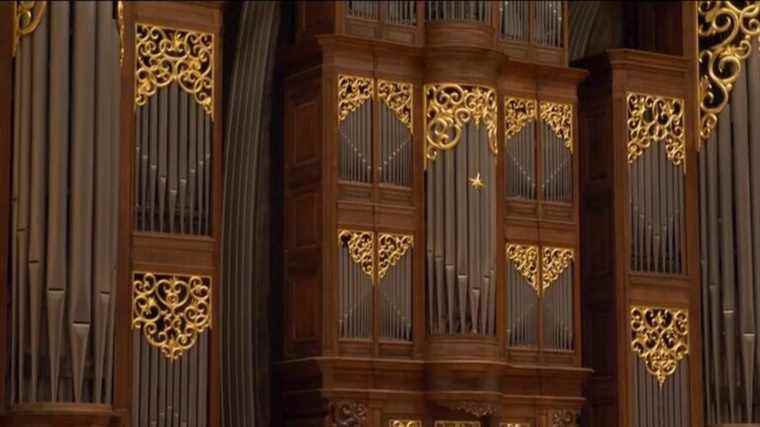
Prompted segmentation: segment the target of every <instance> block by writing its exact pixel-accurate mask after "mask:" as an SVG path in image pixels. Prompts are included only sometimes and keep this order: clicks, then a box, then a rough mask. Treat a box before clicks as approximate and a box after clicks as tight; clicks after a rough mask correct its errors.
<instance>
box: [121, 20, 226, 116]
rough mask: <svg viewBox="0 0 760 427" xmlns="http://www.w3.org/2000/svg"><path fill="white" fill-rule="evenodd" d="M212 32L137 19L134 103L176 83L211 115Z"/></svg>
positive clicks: (212, 99)
mask: <svg viewBox="0 0 760 427" xmlns="http://www.w3.org/2000/svg"><path fill="white" fill-rule="evenodd" d="M214 54H215V52H214V35H213V34H210V33H204V32H200V31H188V30H179V29H174V28H169V27H162V26H158V25H150V24H143V23H137V24H136V26H135V105H136V106H142V105H145V103H146V102H148V99H150V97H151V96H153V95H155V94H156V92H157V91H158V89H159V88H161V87H165V86H168V85H169V84H171V83H173V82H174V83H177V84H179V86H180V87H181V88H182V90H184V91H185V92H187V93H188V94H190V95H192V96H193V98H194V99H195V101H196V102H197V103H198V104H199V105H201V106H202V107H203V109H204V110H205V111H206V113H207V114H208V115H209V116H210V117H211V119H212V120H213V118H214Z"/></svg>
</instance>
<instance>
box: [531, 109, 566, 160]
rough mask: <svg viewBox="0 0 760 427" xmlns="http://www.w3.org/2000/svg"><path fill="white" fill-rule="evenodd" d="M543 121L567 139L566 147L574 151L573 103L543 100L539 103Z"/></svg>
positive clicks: (558, 136)
mask: <svg viewBox="0 0 760 427" xmlns="http://www.w3.org/2000/svg"><path fill="white" fill-rule="evenodd" d="M538 107H539V110H540V115H539V117H540V118H541V121H542V122H544V123H546V125H547V126H549V128H550V129H551V130H552V132H554V135H556V136H557V138H560V139H562V140H564V141H565V148H567V149H568V150H570V152H571V153H572V152H573V105H572V104H562V103H558V102H547V101H541V102H540V103H539V106H538Z"/></svg>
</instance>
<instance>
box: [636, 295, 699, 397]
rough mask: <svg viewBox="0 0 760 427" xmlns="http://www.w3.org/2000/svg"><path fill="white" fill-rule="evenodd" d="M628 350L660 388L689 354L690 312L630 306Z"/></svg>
mask: <svg viewBox="0 0 760 427" xmlns="http://www.w3.org/2000/svg"><path fill="white" fill-rule="evenodd" d="M631 350H633V352H634V353H636V354H638V356H639V359H641V361H642V362H643V363H644V366H646V369H647V372H649V373H650V374H652V375H653V376H654V377H655V378H657V382H658V383H659V384H660V387H662V385H663V384H665V380H666V379H667V378H668V377H669V376H671V375H673V374H674V373H675V372H676V369H677V368H678V362H680V361H681V360H682V359H683V358H684V357H686V355H688V354H689V311H688V310H681V309H671V308H665V307H646V306H638V305H634V306H631Z"/></svg>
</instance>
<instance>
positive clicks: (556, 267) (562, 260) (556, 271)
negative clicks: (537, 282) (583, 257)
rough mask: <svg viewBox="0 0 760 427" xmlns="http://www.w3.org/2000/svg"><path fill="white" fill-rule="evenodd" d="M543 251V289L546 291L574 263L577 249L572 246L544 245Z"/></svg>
mask: <svg viewBox="0 0 760 427" xmlns="http://www.w3.org/2000/svg"><path fill="white" fill-rule="evenodd" d="M541 252H542V257H541V282H542V290H543V291H544V292H545V291H546V290H547V289H549V287H551V285H553V284H554V282H555V281H556V280H557V279H558V278H559V276H560V275H561V274H562V272H564V271H565V269H566V268H568V267H570V264H572V263H573V259H574V257H575V251H573V250H572V249H571V248H555V247H552V246H544V247H543V248H541Z"/></svg>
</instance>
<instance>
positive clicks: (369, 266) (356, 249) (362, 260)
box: [338, 230, 375, 281]
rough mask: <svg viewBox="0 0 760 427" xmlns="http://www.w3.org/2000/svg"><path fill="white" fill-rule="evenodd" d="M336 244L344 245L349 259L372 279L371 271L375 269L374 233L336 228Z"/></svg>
mask: <svg viewBox="0 0 760 427" xmlns="http://www.w3.org/2000/svg"><path fill="white" fill-rule="evenodd" d="M338 246H345V247H346V248H347V249H348V254H349V255H351V259H352V260H354V262H355V263H357V264H359V266H360V267H361V269H362V271H363V272H364V273H365V274H366V275H368V276H369V277H371V278H373V281H374V276H373V274H372V273H373V272H374V269H375V233H373V232H371V231H354V230H338Z"/></svg>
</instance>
